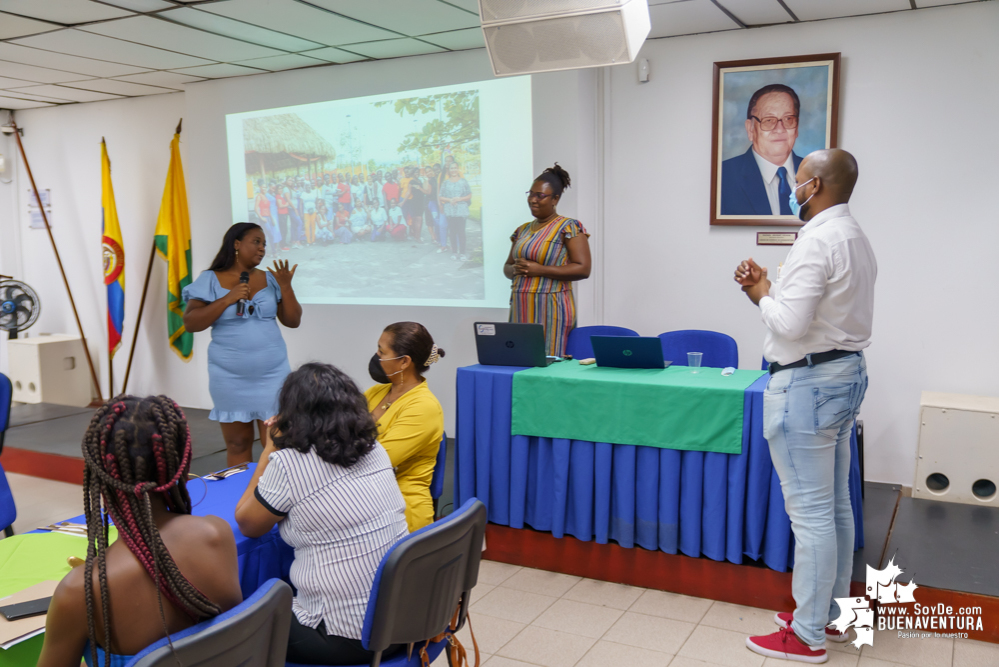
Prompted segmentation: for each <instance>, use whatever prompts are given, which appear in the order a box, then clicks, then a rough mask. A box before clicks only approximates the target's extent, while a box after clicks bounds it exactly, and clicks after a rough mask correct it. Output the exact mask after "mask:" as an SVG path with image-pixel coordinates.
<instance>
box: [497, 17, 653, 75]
mask: <svg viewBox="0 0 999 667" xmlns="http://www.w3.org/2000/svg"><path fill="white" fill-rule="evenodd" d="M479 15H480V16H481V18H482V33H483V35H484V36H485V40H486V50H487V51H488V52H489V60H490V61H491V62H492V65H493V73H494V74H495V75H496V76H512V75H515V74H529V73H533V72H552V71H557V70H566V69H579V68H583V67H602V66H604V65H621V64H624V63H630V62H632V61H633V60H634V59H635V57H636V56H637V55H638V50H639V49H640V48H641V47H642V44H643V43H644V42H645V38H646V37H648V35H649V30H650V29H651V26H652V24H651V21H650V19H649V4H648V0H479Z"/></svg>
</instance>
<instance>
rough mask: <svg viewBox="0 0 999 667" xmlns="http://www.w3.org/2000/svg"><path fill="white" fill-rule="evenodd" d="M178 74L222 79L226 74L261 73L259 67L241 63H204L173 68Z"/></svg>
mask: <svg viewBox="0 0 999 667" xmlns="http://www.w3.org/2000/svg"><path fill="white" fill-rule="evenodd" d="M174 71H176V72H178V73H180V74H190V75H191V76H200V77H204V78H206V79H224V78H225V77H228V76H245V75H247V74H263V71H261V70H259V69H253V68H251V67H243V66H241V65H204V66H203V67H185V68H183V69H178V70H174Z"/></svg>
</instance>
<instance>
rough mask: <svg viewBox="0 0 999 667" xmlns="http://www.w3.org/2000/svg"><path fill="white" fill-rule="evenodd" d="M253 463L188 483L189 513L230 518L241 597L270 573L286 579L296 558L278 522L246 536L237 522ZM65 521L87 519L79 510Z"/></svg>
mask: <svg viewBox="0 0 999 667" xmlns="http://www.w3.org/2000/svg"><path fill="white" fill-rule="evenodd" d="M256 466H257V464H256V463H251V464H250V465H249V470H248V471H247V472H244V473H239V474H236V475H232V476H231V477H226V478H225V479H222V480H219V481H217V482H208V481H202V480H200V479H192V480H190V481H188V483H187V490H188V493H190V494H191V503H192V504H193V505H194V508H193V510H192V512H191V513H192V514H194V515H195V516H207V515H209V514H211V515H214V516H217V517H220V518H222V519H225V520H226V521H227V522H229V526H230V527H231V528H232V534H233V536H235V538H236V553H237V557H238V561H239V586H240V588H241V589H242V591H243V598H244V599H245V598H248V597H249V596H251V595H253V593H254V591H256V590H257V589H258V588H260V585H261V584H263V583H264V582H265V581H267V580H268V579H270V578H272V577H280V578H281V579H284V580H285V581H288V580H289V579H288V572H289V570H290V569H291V562H292V561H293V560H294V559H295V550H294V549H293V548H291V547H290V546H288V545H287V544H285V543H284V541H283V540H282V539H281V536H280V535H279V534H278V527H277V526H275V527H274V528H272V529H271V531H270V532H269V533H267V534H266V535H264V536H263V537H246V536H244V535H243V534H242V533H241V532H239V527H238V526H237V525H236V503H237V502H239V499H240V498H241V497H242V495H243V491H245V490H246V485H247V484H249V483H250V476H251V475H252V474H253V469H254V468H256ZM67 521H70V522H72V523H84V524H85V523H86V522H87V521H86V518H85V517H84V516H83V515H82V514H81V515H80V516H77V517H73V518H72V519H67Z"/></svg>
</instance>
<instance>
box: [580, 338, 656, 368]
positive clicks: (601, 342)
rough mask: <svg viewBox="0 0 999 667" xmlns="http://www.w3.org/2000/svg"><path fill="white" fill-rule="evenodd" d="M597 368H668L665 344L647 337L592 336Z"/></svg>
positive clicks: (591, 341) (591, 340)
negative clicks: (664, 351) (664, 357)
mask: <svg viewBox="0 0 999 667" xmlns="http://www.w3.org/2000/svg"><path fill="white" fill-rule="evenodd" d="M590 343H591V344H592V345H593V356H594V357H595V358H596V360H597V366H606V367H610V368H666V367H667V366H669V365H670V364H671V363H673V362H672V361H664V360H663V344H662V341H660V340H659V339H658V338H654V337H647V336H591V337H590Z"/></svg>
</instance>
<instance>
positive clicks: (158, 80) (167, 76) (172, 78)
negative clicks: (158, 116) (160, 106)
mask: <svg viewBox="0 0 999 667" xmlns="http://www.w3.org/2000/svg"><path fill="white" fill-rule="evenodd" d="M116 78H117V80H119V81H131V82H132V83H144V84H148V85H150V86H162V87H164V88H174V89H176V90H183V87H184V84H185V83H191V82H193V81H201V80H202V79H201V78H199V77H196V76H188V75H186V74H176V73H174V72H146V73H144V74H129V75H128V76H119V77H116Z"/></svg>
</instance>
